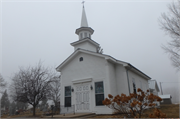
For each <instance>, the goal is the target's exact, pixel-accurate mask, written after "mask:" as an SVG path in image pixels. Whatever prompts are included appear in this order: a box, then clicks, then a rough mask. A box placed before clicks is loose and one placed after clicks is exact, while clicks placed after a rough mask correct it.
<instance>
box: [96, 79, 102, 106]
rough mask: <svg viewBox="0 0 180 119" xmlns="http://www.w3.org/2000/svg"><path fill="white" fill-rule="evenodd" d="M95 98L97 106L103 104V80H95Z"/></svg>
mask: <svg viewBox="0 0 180 119" xmlns="http://www.w3.org/2000/svg"><path fill="white" fill-rule="evenodd" d="M95 100H96V106H101V105H103V104H102V101H103V100H104V86H103V81H101V82H95Z"/></svg>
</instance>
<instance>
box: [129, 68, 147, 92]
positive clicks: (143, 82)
mask: <svg viewBox="0 0 180 119" xmlns="http://www.w3.org/2000/svg"><path fill="white" fill-rule="evenodd" d="M128 74H129V84H130V92H131V93H133V79H134V80H135V84H136V90H137V89H138V88H141V89H142V90H143V91H147V90H149V85H148V80H147V79H145V78H143V77H141V76H139V75H137V74H136V73H134V72H132V71H130V70H128Z"/></svg>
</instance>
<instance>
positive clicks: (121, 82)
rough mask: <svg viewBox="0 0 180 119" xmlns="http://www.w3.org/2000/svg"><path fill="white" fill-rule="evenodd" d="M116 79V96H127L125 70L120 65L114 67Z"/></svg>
mask: <svg viewBox="0 0 180 119" xmlns="http://www.w3.org/2000/svg"><path fill="white" fill-rule="evenodd" d="M116 79H117V83H116V86H117V94H119V95H121V94H122V93H124V94H126V95H129V89H128V80H127V74H126V69H125V68H124V67H123V66H122V65H116Z"/></svg>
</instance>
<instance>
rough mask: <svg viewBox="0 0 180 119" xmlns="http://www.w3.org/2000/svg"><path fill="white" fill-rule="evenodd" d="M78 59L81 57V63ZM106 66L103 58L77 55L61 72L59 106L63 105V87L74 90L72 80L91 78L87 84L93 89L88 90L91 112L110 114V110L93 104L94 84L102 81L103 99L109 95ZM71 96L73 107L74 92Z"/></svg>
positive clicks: (82, 54)
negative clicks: (69, 87)
mask: <svg viewBox="0 0 180 119" xmlns="http://www.w3.org/2000/svg"><path fill="white" fill-rule="evenodd" d="M80 57H83V61H81V62H80V61H79V58H80ZM106 65H107V62H106V60H105V59H104V58H101V57H97V56H93V55H88V54H85V53H79V54H77V56H76V57H74V58H73V59H72V60H71V61H70V62H69V63H68V64H67V65H66V66H64V67H63V68H62V70H61V87H62V88H61V105H64V88H65V86H71V87H73V88H74V89H75V84H73V83H72V80H78V79H87V78H92V82H88V83H89V84H90V85H92V87H93V90H90V100H91V101H90V110H91V112H93V113H97V114H111V113H112V110H111V109H109V108H107V107H106V106H96V104H95V82H99V81H103V85H104V97H107V96H108V94H109V88H108V87H109V82H108V80H107V76H108V75H107V70H106V69H107V67H106ZM71 94H72V95H71V100H72V101H71V102H72V103H71V104H72V105H74V104H75V103H76V99H75V91H74V92H72V93H71Z"/></svg>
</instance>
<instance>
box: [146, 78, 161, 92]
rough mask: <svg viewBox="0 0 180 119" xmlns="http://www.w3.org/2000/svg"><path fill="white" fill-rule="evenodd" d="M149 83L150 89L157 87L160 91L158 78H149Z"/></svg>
mask: <svg viewBox="0 0 180 119" xmlns="http://www.w3.org/2000/svg"><path fill="white" fill-rule="evenodd" d="M148 83H149V88H150V89H152V90H155V89H157V91H158V92H159V91H160V90H159V86H158V84H157V81H156V80H149V81H148Z"/></svg>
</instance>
